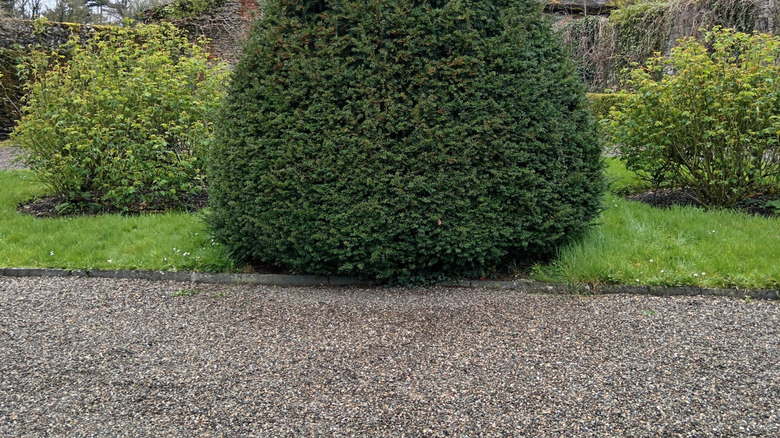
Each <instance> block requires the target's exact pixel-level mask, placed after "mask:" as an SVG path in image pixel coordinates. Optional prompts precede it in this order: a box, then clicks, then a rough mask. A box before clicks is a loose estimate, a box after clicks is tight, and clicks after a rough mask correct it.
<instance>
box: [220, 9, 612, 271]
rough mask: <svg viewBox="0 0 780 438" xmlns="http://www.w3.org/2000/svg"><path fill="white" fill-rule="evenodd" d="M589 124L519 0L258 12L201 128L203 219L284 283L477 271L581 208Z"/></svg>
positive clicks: (573, 229) (591, 147) (561, 231)
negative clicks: (222, 103)
mask: <svg viewBox="0 0 780 438" xmlns="http://www.w3.org/2000/svg"><path fill="white" fill-rule="evenodd" d="M588 113H589V111H588V109H587V102H586V100H585V95H584V88H583V86H582V85H581V83H580V82H579V81H578V79H577V77H576V74H575V70H574V67H573V65H572V63H571V61H570V60H569V59H568V58H567V57H566V54H565V52H564V50H563V49H562V46H561V43H560V41H559V40H558V39H556V38H555V37H554V36H553V34H552V30H551V28H550V25H549V23H547V22H546V21H545V20H544V19H543V18H542V16H541V14H540V11H539V6H538V3H537V2H536V1H535V0H527V1H526V0H523V1H508V0H505V1H487V0H463V1H449V2H443V1H432V0H430V1H422V0H416V1H410V2H394V1H382V0H343V1H324V0H322V1H317V0H311V1H295V0H281V1H276V2H271V3H270V4H269V5H268V7H267V9H266V13H265V16H264V18H263V19H262V20H261V21H260V22H259V23H258V24H257V25H256V26H255V27H254V28H253V30H252V31H251V33H250V37H249V41H248V43H247V45H246V47H245V49H244V56H243V58H242V59H241V61H240V62H239V64H238V66H237V68H236V72H235V75H234V79H233V83H232V86H231V88H230V90H229V93H228V98H227V100H226V109H225V111H224V114H223V115H222V118H221V123H220V126H219V127H218V136H217V138H218V144H217V147H215V148H214V152H215V154H214V155H213V157H212V159H211V167H210V169H211V171H210V173H209V180H210V184H211V185H210V199H211V202H212V216H211V218H210V222H211V224H212V227H213V230H214V232H215V235H216V236H217V237H218V238H219V239H220V240H221V241H223V242H224V243H225V244H226V246H227V247H229V248H231V250H232V251H233V252H234V254H236V256H238V257H239V258H240V259H242V260H243V261H250V262H261V263H269V264H274V265H277V266H282V267H287V268H291V269H292V270H293V271H295V272H307V273H313V274H323V275H329V274H346V275H361V276H364V277H372V278H379V279H394V280H400V281H413V280H414V279H419V278H428V279H431V278H432V277H437V276H454V277H457V276H462V275H482V274H484V273H486V272H489V271H490V270H491V269H492V268H493V267H495V266H496V264H498V263H500V262H501V261H502V260H504V259H506V258H508V257H512V258H515V259H533V258H539V257H543V256H547V255H549V254H551V252H553V251H554V249H555V247H556V246H558V245H559V244H561V243H563V242H565V241H567V240H568V239H569V238H571V237H572V236H573V235H576V234H577V233H578V232H581V231H583V230H584V229H585V228H586V227H588V226H589V224H590V223H591V221H592V220H593V218H594V217H595V216H596V215H597V214H598V212H599V209H600V199H601V195H602V192H603V190H604V180H603V176H602V163H601V160H600V156H599V154H600V144H599V143H598V141H597V137H596V136H595V133H594V129H593V128H594V125H593V123H592V121H591V118H590V116H589V114H588Z"/></svg>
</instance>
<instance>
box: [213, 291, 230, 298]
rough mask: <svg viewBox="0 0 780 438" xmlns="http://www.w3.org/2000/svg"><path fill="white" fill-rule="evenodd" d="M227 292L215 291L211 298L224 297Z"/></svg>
mask: <svg viewBox="0 0 780 438" xmlns="http://www.w3.org/2000/svg"><path fill="white" fill-rule="evenodd" d="M227 295H228V294H227V292H217V293H215V294H214V295H212V296H211V297H212V298H225V297H226V296H227Z"/></svg>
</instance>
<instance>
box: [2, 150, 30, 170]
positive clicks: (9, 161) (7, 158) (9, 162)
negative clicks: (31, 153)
mask: <svg viewBox="0 0 780 438" xmlns="http://www.w3.org/2000/svg"><path fill="white" fill-rule="evenodd" d="M18 155H19V148H16V147H10V146H6V147H0V170H12V169H24V168H25V166H24V164H23V163H15V162H14V159H15V158H16V157H17V156H18Z"/></svg>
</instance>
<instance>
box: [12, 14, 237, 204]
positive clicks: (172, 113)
mask: <svg viewBox="0 0 780 438" xmlns="http://www.w3.org/2000/svg"><path fill="white" fill-rule="evenodd" d="M65 50H66V51H67V53H68V56H67V58H62V59H59V60H52V59H51V58H49V57H47V56H46V55H45V54H42V53H33V55H32V56H31V60H32V61H31V62H30V63H29V67H28V68H29V72H28V73H29V74H30V76H31V77H32V78H33V80H32V82H31V85H29V86H28V92H29V94H28V96H27V97H26V101H25V106H24V108H23V117H22V119H21V121H20V122H19V124H18V126H17V128H16V129H15V131H14V133H13V138H14V139H15V141H16V142H17V143H18V144H19V145H20V146H21V147H22V148H23V149H24V150H25V151H26V152H27V153H28V154H29V159H28V160H27V162H28V163H29V164H30V165H31V166H32V168H33V169H34V170H35V171H36V172H37V174H38V176H39V177H40V179H41V180H42V181H43V182H44V183H46V184H48V185H49V186H51V188H52V189H53V190H54V192H55V193H57V194H58V195H61V196H63V197H64V200H65V201H64V204H63V205H66V206H70V207H75V208H77V209H79V210H83V209H85V208H89V209H92V210H118V211H125V212H127V211H142V210H146V211H148V210H167V209H177V208H181V207H185V206H186V205H185V204H186V203H187V202H188V200H189V199H190V198H191V197H192V196H193V195H197V194H198V193H199V192H200V191H202V190H203V186H204V173H203V172H202V169H203V166H204V156H205V155H204V154H205V151H206V149H207V147H208V146H209V144H210V142H211V141H212V131H213V130H212V122H211V120H213V114H214V113H215V111H216V110H217V108H218V106H219V104H220V101H221V97H222V94H223V89H224V86H225V83H226V80H227V76H228V70H227V68H226V66H225V65H223V64H217V63H214V62H212V61H211V60H209V55H208V53H206V52H205V51H204V50H203V49H201V48H200V47H199V46H196V45H193V44H190V43H189V42H188V41H187V39H186V37H185V36H184V35H182V34H181V32H180V31H179V30H177V29H176V28H174V27H173V26H170V25H162V26H138V27H136V28H132V29H131V28H127V27H112V28H106V29H105V30H102V31H100V32H97V33H96V34H95V35H94V36H93V37H92V38H91V39H90V40H89V41H86V42H83V43H82V42H80V41H79V40H78V37H73V38H72V39H71V41H70V42H69V44H68V45H67V47H66V48H65Z"/></svg>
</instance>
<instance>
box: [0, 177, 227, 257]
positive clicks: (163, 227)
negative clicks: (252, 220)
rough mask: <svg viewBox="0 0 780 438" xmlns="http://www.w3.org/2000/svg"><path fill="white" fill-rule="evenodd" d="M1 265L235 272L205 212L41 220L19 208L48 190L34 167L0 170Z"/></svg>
mask: <svg viewBox="0 0 780 438" xmlns="http://www.w3.org/2000/svg"><path fill="white" fill-rule="evenodd" d="M0 187H2V191H0V266H9V267H11V266H15V267H46V268H63V269H149V270H193V271H209V272H213V271H231V270H235V268H236V267H235V265H234V264H233V263H232V262H231V261H230V259H229V258H228V257H227V255H226V254H225V251H224V250H223V248H222V247H221V246H220V245H219V244H217V243H215V242H212V240H211V236H210V235H209V233H208V230H207V227H206V225H205V223H204V222H203V220H202V219H201V217H200V216H198V215H197V214H189V213H167V214H155V215H142V216H121V215H104V216H80V217H70V218H57V219H39V218H34V217H32V216H28V215H22V214H20V213H19V212H17V210H16V209H17V206H18V204H19V203H20V202H24V201H27V200H29V199H31V198H33V197H35V196H41V195H43V194H44V193H45V187H44V186H43V185H42V184H40V183H39V182H37V181H35V180H34V178H33V173H32V172H30V171H2V172H0Z"/></svg>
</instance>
